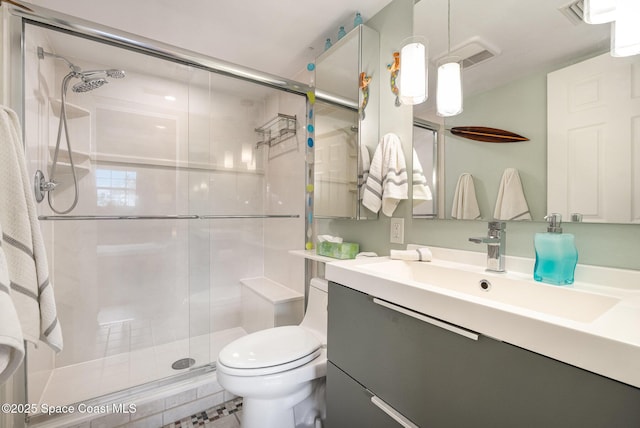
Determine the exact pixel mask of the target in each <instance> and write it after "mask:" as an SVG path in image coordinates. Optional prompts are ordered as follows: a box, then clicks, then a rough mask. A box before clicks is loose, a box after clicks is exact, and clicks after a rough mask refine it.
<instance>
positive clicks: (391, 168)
mask: <svg viewBox="0 0 640 428" xmlns="http://www.w3.org/2000/svg"><path fill="white" fill-rule="evenodd" d="M408 198H409V185H408V183H407V164H406V161H405V159H404V154H403V152H402V144H401V143H400V139H399V138H398V136H397V135H395V134H392V133H389V134H386V135H385V136H384V137H382V140H380V143H378V147H376V151H375V153H374V154H373V160H372V161H371V167H370V169H369V177H368V178H367V183H366V185H365V190H364V196H363V198H362V203H363V205H364V206H365V207H367V208H368V209H369V210H371V211H373V212H374V213H377V212H378V211H380V208H382V213H383V214H384V215H386V216H388V217H391V216H392V215H393V212H394V211H395V209H396V207H397V206H398V204H399V203H400V201H401V200H403V199H408Z"/></svg>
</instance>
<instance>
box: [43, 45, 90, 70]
mask: <svg viewBox="0 0 640 428" xmlns="http://www.w3.org/2000/svg"><path fill="white" fill-rule="evenodd" d="M45 56H50V57H52V58H55V59H59V60H62V61H64V62H65V63H66V64H67V66H69V68H70V69H71V70H72V71H73V72H74V73H79V72H80V67H78V66H77V65H75V64H73V63H72V62H71V61H69V60H68V59H66V58H65V57H63V56H60V55H57V54H54V53H51V52H46V51H45V50H44V49H43V48H42V47H40V46H38V58H40V59H44V57H45Z"/></svg>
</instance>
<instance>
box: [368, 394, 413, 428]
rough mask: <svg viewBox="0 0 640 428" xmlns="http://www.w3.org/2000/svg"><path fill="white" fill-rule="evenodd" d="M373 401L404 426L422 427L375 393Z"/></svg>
mask: <svg viewBox="0 0 640 428" xmlns="http://www.w3.org/2000/svg"><path fill="white" fill-rule="evenodd" d="M371 402H372V403H373V404H374V405H375V406H376V407H377V408H378V409H380V410H382V411H383V412H385V413H386V414H387V415H389V417H390V418H391V419H393V420H394V421H396V422H398V423H399V424H400V425H402V426H403V427H404V428H420V427H418V425H416V424H414V423H413V422H411V421H410V420H409V419H407V418H405V417H404V416H403V415H402V414H401V413H400V412H398V411H397V410H396V409H394V408H393V407H391V406H390V405H388V404H387V403H385V402H384V401H382V400H381V399H380V398H378V397H376V396H375V395H374V396H373V397H371Z"/></svg>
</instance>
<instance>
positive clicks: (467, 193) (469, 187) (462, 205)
mask: <svg viewBox="0 0 640 428" xmlns="http://www.w3.org/2000/svg"><path fill="white" fill-rule="evenodd" d="M451 217H453V218H457V219H458V220H475V219H477V218H480V208H479V207H478V200H477V199H476V188H475V186H474V185H473V176H472V175H471V174H469V173H466V172H465V173H463V174H460V177H459V178H458V183H457V184H456V191H455V193H454V195H453V206H452V207H451Z"/></svg>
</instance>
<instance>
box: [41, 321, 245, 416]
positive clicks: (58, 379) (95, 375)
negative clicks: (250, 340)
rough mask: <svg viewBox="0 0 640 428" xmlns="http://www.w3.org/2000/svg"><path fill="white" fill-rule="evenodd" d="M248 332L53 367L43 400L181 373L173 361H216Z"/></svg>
mask: <svg viewBox="0 0 640 428" xmlns="http://www.w3.org/2000/svg"><path fill="white" fill-rule="evenodd" d="M245 334H246V332H245V331H244V330H243V329H242V328H241V327H236V328H231V329H228V330H222V331H218V332H215V333H211V334H207V335H202V336H196V337H194V338H191V339H182V340H177V341H175V342H171V343H166V344H163V345H159V346H154V347H148V348H141V349H136V350H132V351H131V352H124V353H118V354H115V355H110V356H107V357H105V358H101V359H97V360H92V361H88V362H85V363H80V364H74V365H71V366H66V367H60V368H57V369H54V370H53V373H52V374H51V377H50V378H49V381H48V382H47V385H46V387H45V389H44V392H43V394H42V397H41V398H40V404H42V403H45V404H47V405H49V406H57V405H64V404H71V403H77V402H80V401H84V400H87V399H90V398H94V397H98V396H101V395H105V394H110V393H113V392H117V391H121V390H124V389H127V388H130V387H132V386H137V385H140V384H142V383H146V382H151V381H154V380H158V379H162V378H165V377H168V376H171V375H174V374H177V373H180V372H181V370H174V369H172V368H171V364H172V363H173V362H174V361H176V360H178V359H180V358H185V357H190V358H193V359H195V360H196V366H198V365H202V364H206V363H209V362H211V361H215V359H216V357H217V355H218V352H220V350H221V349H222V348H223V347H224V346H225V345H226V344H228V343H229V342H231V341H233V340H235V339H237V338H238V337H241V336H244V335H245Z"/></svg>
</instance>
